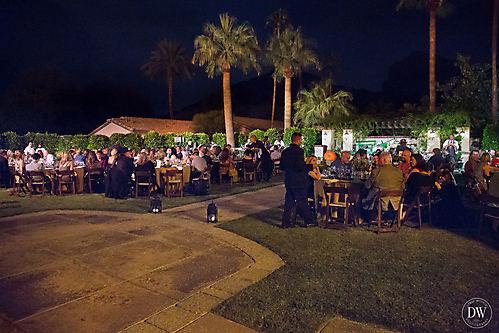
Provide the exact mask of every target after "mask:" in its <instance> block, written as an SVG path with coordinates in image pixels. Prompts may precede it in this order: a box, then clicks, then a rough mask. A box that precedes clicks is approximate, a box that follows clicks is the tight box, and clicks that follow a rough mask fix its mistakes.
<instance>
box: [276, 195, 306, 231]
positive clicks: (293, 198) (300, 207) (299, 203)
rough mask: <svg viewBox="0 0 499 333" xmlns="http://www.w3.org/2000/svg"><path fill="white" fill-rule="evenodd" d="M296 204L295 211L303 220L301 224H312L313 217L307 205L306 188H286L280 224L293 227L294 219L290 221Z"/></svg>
mask: <svg viewBox="0 0 499 333" xmlns="http://www.w3.org/2000/svg"><path fill="white" fill-rule="evenodd" d="M295 204H296V212H297V213H298V214H300V216H301V217H302V218H303V220H305V223H304V224H303V225H307V224H313V223H314V219H313V218H312V213H311V212H310V208H309V207H308V201H307V189H306V188H286V196H285V197H284V213H283V215H282V226H283V227H284V228H286V227H293V226H294V219H293V221H291V215H292V211H293V208H294V206H295Z"/></svg>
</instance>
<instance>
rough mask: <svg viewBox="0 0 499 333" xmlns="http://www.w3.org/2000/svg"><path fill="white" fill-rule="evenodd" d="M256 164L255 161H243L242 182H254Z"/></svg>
mask: <svg viewBox="0 0 499 333" xmlns="http://www.w3.org/2000/svg"><path fill="white" fill-rule="evenodd" d="M256 167H257V166H256V164H255V163H252V162H250V163H243V181H244V184H245V185H246V184H248V183H250V184H253V185H255V184H256Z"/></svg>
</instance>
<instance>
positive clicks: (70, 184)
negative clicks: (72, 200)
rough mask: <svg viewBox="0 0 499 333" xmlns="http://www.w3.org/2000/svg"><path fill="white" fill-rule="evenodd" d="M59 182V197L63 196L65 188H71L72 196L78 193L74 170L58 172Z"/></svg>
mask: <svg viewBox="0 0 499 333" xmlns="http://www.w3.org/2000/svg"><path fill="white" fill-rule="evenodd" d="M56 177H57V182H58V183H59V195H63V194H64V191H63V188H64V186H65V187H66V188H67V191H68V193H69V190H70V188H71V192H70V194H72V195H75V193H76V176H75V173H74V171H73V170H63V171H57V173H56Z"/></svg>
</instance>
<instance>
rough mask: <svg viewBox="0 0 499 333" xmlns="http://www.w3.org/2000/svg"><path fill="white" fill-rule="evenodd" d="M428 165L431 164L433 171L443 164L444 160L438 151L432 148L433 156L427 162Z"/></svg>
mask: <svg viewBox="0 0 499 333" xmlns="http://www.w3.org/2000/svg"><path fill="white" fill-rule="evenodd" d="M428 163H431V164H433V166H434V167H435V170H436V169H438V168H440V166H441V165H442V164H444V163H445V159H444V158H443V157H442V154H441V153H440V149H438V148H433V156H432V157H430V159H429V160H428Z"/></svg>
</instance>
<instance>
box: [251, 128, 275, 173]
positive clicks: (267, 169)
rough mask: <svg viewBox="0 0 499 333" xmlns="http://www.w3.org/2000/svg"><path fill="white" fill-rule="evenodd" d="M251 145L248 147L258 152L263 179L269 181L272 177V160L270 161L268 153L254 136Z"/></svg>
mask: <svg viewBox="0 0 499 333" xmlns="http://www.w3.org/2000/svg"><path fill="white" fill-rule="evenodd" d="M250 140H251V144H250V145H249V146H248V147H249V148H251V149H258V150H259V151H260V154H261V155H260V161H261V162H262V164H261V168H262V171H263V179H264V180H270V178H271V177H272V160H271V159H270V153H269V151H268V150H267V148H266V147H265V145H264V144H263V142H262V141H260V140H258V139H257V137H256V135H252V136H251V138H250Z"/></svg>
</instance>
